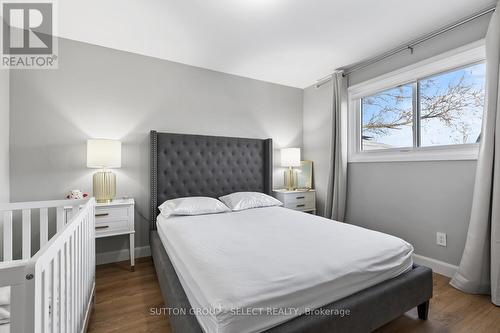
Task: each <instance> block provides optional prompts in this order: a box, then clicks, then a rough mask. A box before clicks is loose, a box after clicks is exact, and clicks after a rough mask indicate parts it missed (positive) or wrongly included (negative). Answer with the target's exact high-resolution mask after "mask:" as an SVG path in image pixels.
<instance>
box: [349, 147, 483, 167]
mask: <svg viewBox="0 0 500 333" xmlns="http://www.w3.org/2000/svg"><path fill="white" fill-rule="evenodd" d="M478 154H479V144H470V145H456V146H446V147H443V146H440V147H428V148H416V149H412V148H408V149H404V148H402V149H387V150H379V151H363V152H351V153H350V154H349V156H348V159H347V161H348V162H349V163H360V162H422V161H474V160H477V157H478Z"/></svg>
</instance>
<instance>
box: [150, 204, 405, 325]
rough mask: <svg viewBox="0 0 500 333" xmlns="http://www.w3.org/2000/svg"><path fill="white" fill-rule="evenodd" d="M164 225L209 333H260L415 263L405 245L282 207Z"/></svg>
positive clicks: (160, 222)
mask: <svg viewBox="0 0 500 333" xmlns="http://www.w3.org/2000/svg"><path fill="white" fill-rule="evenodd" d="M157 227H158V235H159V236H160V239H161V241H162V243H163V245H164V246H165V249H166V252H167V254H168V256H169V258H170V260H171V261H172V264H173V266H174V269H175V271H176V273H177V275H178V277H179V280H180V282H181V285H182V287H183V289H184V291H185V292H186V295H187V297H188V300H189V302H190V304H191V306H192V308H193V309H192V310H191V311H193V313H194V314H195V315H196V318H197V319H198V321H199V323H200V326H201V327H202V328H203V330H204V331H205V332H219V333H230V332H261V331H264V330H266V329H269V328H271V327H273V326H276V325H279V324H281V323H283V322H285V321H288V320H290V319H292V318H294V317H297V316H300V315H302V314H304V313H305V314H307V313H310V312H311V311H312V310H313V309H317V308H319V307H321V306H323V305H326V304H328V303H331V302H334V301H337V300H339V299H342V298H344V297H347V296H349V295H352V294H354V293H356V292H358V291H361V290H363V289H366V288H368V287H371V286H373V285H376V284H378V283H380V282H383V281H385V280H388V279H391V278H394V277H396V276H398V275H400V274H402V273H404V272H406V271H408V270H410V269H411V267H412V264H413V263H412V258H411V255H412V253H413V247H412V246H411V245H410V244H409V243H407V242H405V241H403V240H402V239H399V238H397V237H394V236H390V235H387V234H383V233H380V232H376V231H372V230H368V229H364V228H361V227H357V226H353V225H349V224H345V223H340V222H335V221H332V220H328V219H325V218H322V217H319V216H315V215H310V214H307V213H302V212H298V211H294V210H290V209H286V208H282V207H267V208H257V209H249V210H245V211H240V212H231V213H222V214H212V215H198V216H177V217H169V218H164V217H163V216H162V215H159V216H158V219H157ZM184 310H185V309H181V312H182V311H184ZM339 310H343V309H339ZM176 311H177V310H176ZM339 313H342V312H339Z"/></svg>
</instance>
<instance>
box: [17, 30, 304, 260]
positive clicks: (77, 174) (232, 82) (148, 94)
mask: <svg viewBox="0 0 500 333" xmlns="http://www.w3.org/2000/svg"><path fill="white" fill-rule="evenodd" d="M59 56H60V58H59V59H60V62H59V69H58V70H52V71H51V70H43V71H12V73H11V81H10V89H11V91H10V93H11V119H10V125H11V142H10V149H11V159H10V167H11V171H12V172H11V199H12V201H23V200H42V199H55V198H62V197H63V196H64V195H65V193H66V192H67V191H69V190H71V189H75V188H78V189H81V190H84V191H88V192H91V190H92V188H91V186H92V185H91V179H92V172H93V170H90V169H86V167H85V166H86V160H85V159H86V148H85V142H86V139H88V138H93V137H107V138H116V139H120V140H122V142H123V153H122V159H123V161H122V165H123V167H122V168H121V169H117V170H115V172H116V174H117V183H118V186H117V192H118V193H117V194H118V195H128V196H131V197H134V198H135V199H136V244H137V245H136V246H137V247H140V246H144V245H147V244H148V243H149V241H148V222H147V220H146V218H147V217H148V215H149V211H148V205H149V150H148V149H149V141H148V139H149V137H148V135H149V130H151V129H156V130H160V131H169V132H179V133H196V134H208V135H226V136H241V137H254V138H268V137H271V138H273V139H274V144H275V149H278V148H280V147H287V146H298V147H300V146H302V98H303V96H302V90H300V89H295V88H290V87H285V86H280V85H275V84H270V83H265V82H262V81H257V80H251V79H246V78H242V77H237V76H233V75H227V74H223V73H219V72H214V71H209V70H205V69H200V68H195V67H190V66H186V65H181V64H177V63H173V62H169V61H165V60H159V59H155V58H150V57H144V56H140V55H135V54H131V53H127V52H121V51H116V50H112V49H108V48H103V47H99V46H94V45H89V44H85V43H80V42H75V41H70V40H66V39H60V40H59ZM278 160H279V156H276V157H275V161H278ZM275 180H276V184H277V185H279V184H280V182H282V173H281V172H280V170H276V177H275ZM126 246H127V238H126V237H122V238H115V239H113V238H107V239H104V240H100V241H99V242H98V244H97V251H98V252H107V251H113V250H119V249H124V248H126Z"/></svg>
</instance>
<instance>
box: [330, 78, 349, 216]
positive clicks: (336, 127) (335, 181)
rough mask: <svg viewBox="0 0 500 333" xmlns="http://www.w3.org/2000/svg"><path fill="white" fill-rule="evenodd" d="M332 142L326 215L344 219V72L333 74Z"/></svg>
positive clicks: (345, 177) (345, 143)
mask: <svg viewBox="0 0 500 333" xmlns="http://www.w3.org/2000/svg"><path fill="white" fill-rule="evenodd" d="M332 82H333V103H332V142H331V148H330V152H331V158H330V169H329V175H328V187H327V190H326V191H327V192H326V203H325V217H327V218H330V219H332V220H336V221H344V217H345V208H346V196H347V84H346V80H345V78H344V76H343V75H342V72H335V73H333V75H332Z"/></svg>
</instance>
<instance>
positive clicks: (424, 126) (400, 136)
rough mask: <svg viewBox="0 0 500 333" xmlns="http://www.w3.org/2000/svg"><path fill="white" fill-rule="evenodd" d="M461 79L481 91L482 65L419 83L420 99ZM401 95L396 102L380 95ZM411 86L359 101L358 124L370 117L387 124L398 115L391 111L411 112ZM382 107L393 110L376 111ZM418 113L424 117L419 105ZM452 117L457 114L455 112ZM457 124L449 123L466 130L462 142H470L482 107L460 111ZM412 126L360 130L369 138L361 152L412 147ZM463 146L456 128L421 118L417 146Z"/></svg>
mask: <svg viewBox="0 0 500 333" xmlns="http://www.w3.org/2000/svg"><path fill="white" fill-rule="evenodd" d="M462 77H464V84H466V85H468V86H471V87H472V89H473V90H483V91H484V85H485V64H484V63H480V64H475V65H472V66H469V67H466V68H461V69H458V70H454V71H450V72H446V73H442V74H438V75H435V76H433V77H429V78H425V79H422V80H420V81H419V83H420V86H419V87H420V94H421V95H422V96H439V95H443V94H444V93H445V92H446V91H447V90H448V87H449V85H453V84H456V83H457V82H459V81H460V79H461V78H462ZM386 94H391V95H401V96H403V97H404V98H402V99H401V100H399V101H396V99H394V98H383V99H382V96H387V95H386ZM411 97H412V84H407V85H404V86H401V87H397V88H393V89H389V90H386V91H383V92H380V93H378V94H375V95H372V96H368V97H365V98H363V99H362V121H363V124H366V123H367V122H368V121H369V120H370V119H371V118H372V117H379V119H378V121H379V122H390V121H391V120H394V119H395V118H397V117H398V116H399V112H397V111H396V110H395V109H394V108H395V107H396V106H397V107H398V109H411V107H412V99H411ZM370 101H372V102H373V101H375V102H377V105H373V104H370ZM382 108H387V109H390V110H393V111H389V112H382V113H381V112H380V111H381V109H382ZM421 108H422V114H425V110H424V109H423V105H421ZM453 114H454V115H458V114H457V113H456V112H454V113H453ZM458 118H459V120H460V121H452V125H453V126H456V125H460V126H461V127H462V126H464V125H465V126H466V127H467V129H468V130H467V133H468V134H469V135H468V136H467V138H466V140H465V143H474V142H476V139H477V137H478V135H479V134H480V132H481V120H482V107H468V108H467V109H465V110H464V114H463V116H459V117H458ZM412 133H413V131H412V124H408V125H405V126H401V127H400V128H399V129H387V130H386V132H385V133H381V134H380V133H379V134H376V133H373V132H371V131H368V130H366V129H363V135H364V136H370V137H372V138H371V139H370V141H371V142H370V144H369V145H365V146H366V147H364V148H365V149H367V150H368V149H377V147H378V146H377V144H376V143H382V144H383V145H380V148H383V147H387V146H390V147H398V148H403V147H412V146H413V134H412ZM459 143H464V137H463V134H462V132H461V131H459V130H458V129H456V128H453V127H449V126H446V125H445V124H444V122H443V121H442V120H440V119H437V118H434V119H424V120H422V121H421V146H423V147H424V146H435V145H448V144H459Z"/></svg>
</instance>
